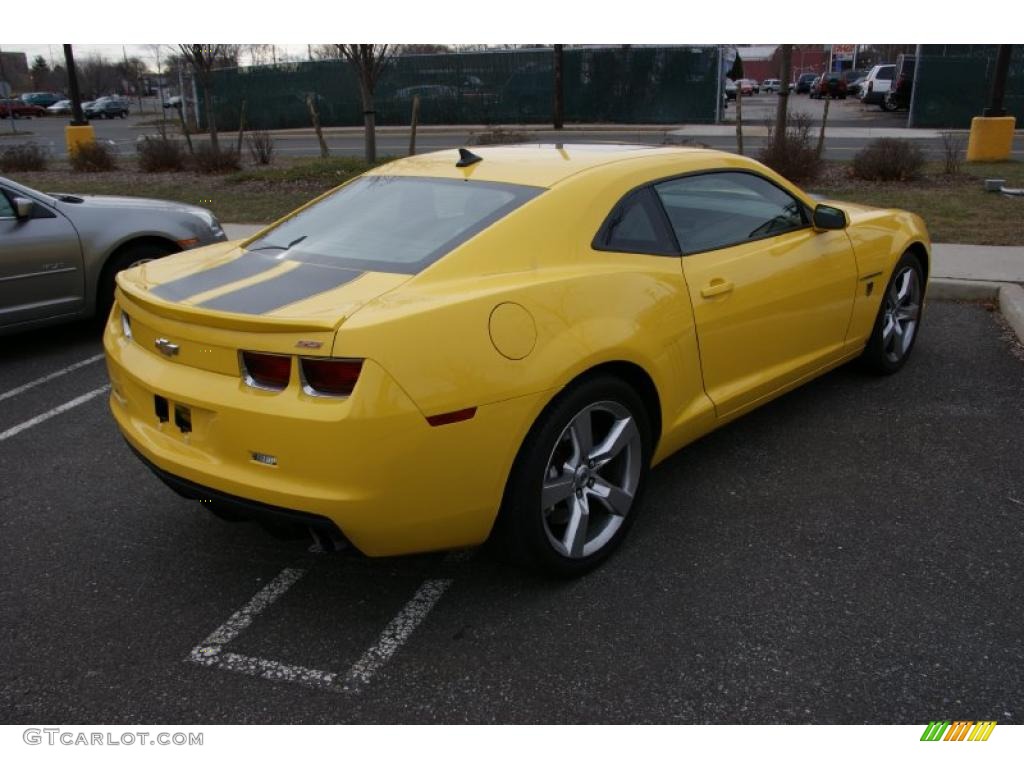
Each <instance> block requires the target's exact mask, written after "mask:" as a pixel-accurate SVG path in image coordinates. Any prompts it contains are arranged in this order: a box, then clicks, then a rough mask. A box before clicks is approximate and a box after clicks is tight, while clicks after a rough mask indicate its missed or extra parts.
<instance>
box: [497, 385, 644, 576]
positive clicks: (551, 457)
mask: <svg viewBox="0 0 1024 768" xmlns="http://www.w3.org/2000/svg"><path fill="white" fill-rule="evenodd" d="M652 445H653V439H652V435H651V427H650V421H649V417H648V415H647V411H646V408H645V406H644V403H643V401H642V400H641V398H640V397H639V396H638V395H637V393H636V391H635V390H633V388H632V387H630V386H629V385H628V384H626V383H625V382H623V381H622V380H620V379H617V378H614V377H612V376H608V375H601V376H597V377H595V378H592V379H588V380H585V381H583V382H581V383H579V384H576V385H574V386H573V387H571V388H570V389H567V390H566V391H565V392H563V393H562V394H561V395H559V396H558V397H557V398H556V399H555V400H554V401H552V403H551V404H550V405H549V406H548V407H547V409H545V411H544V413H543V414H542V415H541V417H540V418H539V419H538V421H537V423H536V424H535V425H534V427H533V429H531V430H530V433H529V435H528V436H527V438H526V440H525V441H524V443H523V446H522V448H521V449H520V452H519V456H518V457H517V458H516V462H515V465H514V466H513V469H512V472H511V473H510V475H509V479H508V485H507V487H506V492H505V499H504V503H503V504H502V509H501V513H500V515H499V518H498V522H497V524H496V525H495V530H494V533H493V535H492V544H493V545H496V546H497V547H498V549H499V551H500V552H501V553H503V554H506V555H510V556H511V557H512V558H513V559H514V560H516V561H518V562H520V563H522V564H524V565H526V566H528V567H530V568H532V569H534V570H538V571H541V572H543V573H545V574H547V575H550V576H557V577H561V578H572V577H576V576H582V575H583V574H585V573H587V572H588V571H591V570H593V569H594V568H596V567H597V566H598V565H599V564H600V563H601V562H603V561H604V560H605V559H606V558H607V557H608V556H609V555H610V554H611V553H612V552H613V551H614V550H615V549H616V548H617V547H618V546H619V544H620V543H621V542H622V540H623V538H625V536H626V533H627V532H628V530H629V528H630V526H631V525H632V522H633V520H634V518H635V516H636V510H637V507H638V505H639V500H640V497H641V493H642V491H643V488H644V485H645V481H646V478H647V473H648V468H649V466H650V459H651V447H652Z"/></svg>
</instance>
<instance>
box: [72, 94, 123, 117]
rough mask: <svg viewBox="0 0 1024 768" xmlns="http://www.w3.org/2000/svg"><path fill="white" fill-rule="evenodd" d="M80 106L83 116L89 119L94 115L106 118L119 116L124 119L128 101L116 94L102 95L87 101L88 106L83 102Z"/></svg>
mask: <svg viewBox="0 0 1024 768" xmlns="http://www.w3.org/2000/svg"><path fill="white" fill-rule="evenodd" d="M82 108H83V110H84V112H85V116H86V117H87V118H90V119H91V118H96V117H102V118H106V119H111V118H115V117H120V118H121V119H124V118H126V117H128V102H127V101H125V100H124V99H119V98H117V97H116V96H103V97H102V98H99V99H96V101H92V102H89V106H88V108H86V107H85V105H84V104H83V105H82Z"/></svg>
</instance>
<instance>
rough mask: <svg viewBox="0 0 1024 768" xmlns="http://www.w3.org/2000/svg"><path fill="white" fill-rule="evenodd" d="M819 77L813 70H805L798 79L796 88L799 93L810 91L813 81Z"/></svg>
mask: <svg viewBox="0 0 1024 768" xmlns="http://www.w3.org/2000/svg"><path fill="white" fill-rule="evenodd" d="M817 77H818V76H817V75H816V74H814V73H813V72H804V73H803V74H802V75H800V77H798V78H797V79H796V88H795V89H794V90H795V91H796V92H797V93H810V92H811V83H813V82H814V81H815V79H816V78H817Z"/></svg>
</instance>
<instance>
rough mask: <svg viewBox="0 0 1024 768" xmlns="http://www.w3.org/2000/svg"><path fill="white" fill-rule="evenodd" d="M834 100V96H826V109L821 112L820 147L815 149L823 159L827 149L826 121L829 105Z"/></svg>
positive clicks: (819, 157)
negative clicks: (822, 155)
mask: <svg viewBox="0 0 1024 768" xmlns="http://www.w3.org/2000/svg"><path fill="white" fill-rule="evenodd" d="M831 102H832V96H831V95H827V94H826V96H825V110H824V112H822V113H821V133H819V134H818V148H817V150H816V151H815V154H817V156H818V159H819V160H820V159H821V153H822V152H824V151H825V123H827V122H828V105H829V104H830V103H831Z"/></svg>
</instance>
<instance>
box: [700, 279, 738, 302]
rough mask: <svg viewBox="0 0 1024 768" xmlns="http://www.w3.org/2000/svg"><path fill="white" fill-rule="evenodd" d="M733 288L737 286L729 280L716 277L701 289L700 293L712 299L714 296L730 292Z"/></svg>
mask: <svg viewBox="0 0 1024 768" xmlns="http://www.w3.org/2000/svg"><path fill="white" fill-rule="evenodd" d="M733 288H735V286H734V285H733V284H732V282H730V281H729V280H723V279H722V278H720V277H716V278H715V279H714V280H712V281H711V282H710V283H708V284H707V285H705V286H704V287H703V288H701V289H700V295H701V296H703V297H704V298H705V299H710V298H711V297H712V296H721V295H722V294H723V293H728V292H729V291H731V290H732V289H733Z"/></svg>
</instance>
